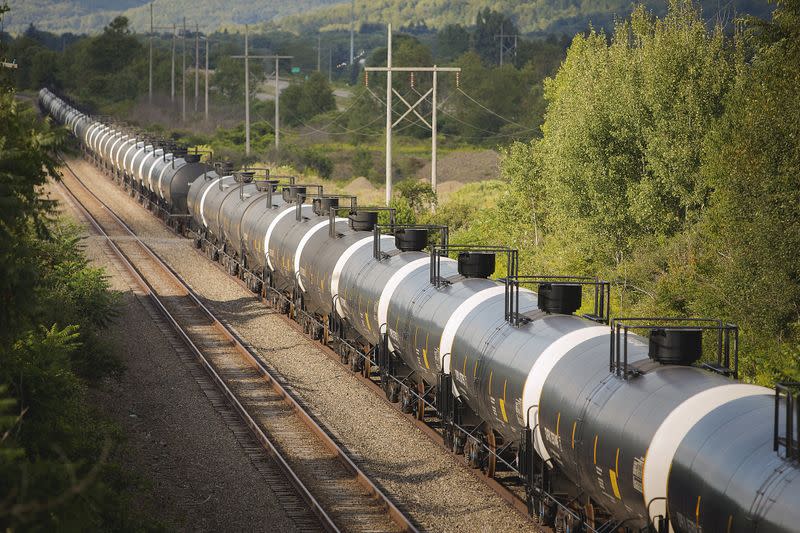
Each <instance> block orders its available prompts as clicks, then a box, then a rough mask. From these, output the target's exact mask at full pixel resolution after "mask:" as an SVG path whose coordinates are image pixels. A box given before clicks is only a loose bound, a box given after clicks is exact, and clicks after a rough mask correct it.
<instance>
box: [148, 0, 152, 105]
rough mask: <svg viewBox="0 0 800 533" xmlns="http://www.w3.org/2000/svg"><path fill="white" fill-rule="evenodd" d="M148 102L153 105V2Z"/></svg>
mask: <svg viewBox="0 0 800 533" xmlns="http://www.w3.org/2000/svg"><path fill="white" fill-rule="evenodd" d="M148 72H149V77H148V84H147V86H148V91H147V101H148V103H149V104H150V105H151V106H152V105H153V2H150V68H149V70H148Z"/></svg>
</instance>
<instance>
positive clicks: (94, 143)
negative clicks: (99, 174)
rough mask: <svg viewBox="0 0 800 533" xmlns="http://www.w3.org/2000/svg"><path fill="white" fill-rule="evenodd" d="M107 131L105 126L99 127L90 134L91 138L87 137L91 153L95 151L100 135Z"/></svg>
mask: <svg viewBox="0 0 800 533" xmlns="http://www.w3.org/2000/svg"><path fill="white" fill-rule="evenodd" d="M107 129H108V127H107V126H100V127H99V128H97V129H95V130H94V131H93V132H92V134H91V136H89V145H90V146H91V148H92V150H93V151H95V152H96V151H97V141H98V139H99V138H100V135H102V134H103V132H105V131H106V130H107Z"/></svg>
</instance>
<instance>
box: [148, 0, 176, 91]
mask: <svg viewBox="0 0 800 533" xmlns="http://www.w3.org/2000/svg"><path fill="white" fill-rule="evenodd" d="M170 28H171V29H172V90H171V93H170V94H171V97H172V100H173V101H174V100H175V25H174V24H173V25H172V26H154V25H153V2H150V65H149V66H148V72H149V76H148V78H149V79H148V91H147V100H148V102H149V103H150V105H153V39H155V31H156V30H168V29H170Z"/></svg>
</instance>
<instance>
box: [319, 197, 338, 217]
mask: <svg viewBox="0 0 800 533" xmlns="http://www.w3.org/2000/svg"><path fill="white" fill-rule="evenodd" d="M313 206H314V214H315V215H317V216H321V217H324V216H328V215H330V214H331V209H334V208H336V207H339V199H338V198H331V197H326V196H318V197H316V198H314V202H313Z"/></svg>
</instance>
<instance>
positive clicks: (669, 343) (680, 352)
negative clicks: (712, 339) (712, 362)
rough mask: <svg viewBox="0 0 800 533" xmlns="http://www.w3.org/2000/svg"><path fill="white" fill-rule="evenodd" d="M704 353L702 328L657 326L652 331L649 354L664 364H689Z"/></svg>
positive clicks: (654, 359)
mask: <svg viewBox="0 0 800 533" xmlns="http://www.w3.org/2000/svg"><path fill="white" fill-rule="evenodd" d="M702 355H703V330H702V329H700V328H696V329H695V328H691V329H686V328H656V329H653V330H652V331H651V332H650V343H649V350H648V356H649V357H650V359H652V360H653V361H656V362H657V363H661V364H662V365H682V366H689V365H691V364H693V363H695V362H697V361H698V360H699V359H700V357H701V356H702Z"/></svg>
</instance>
